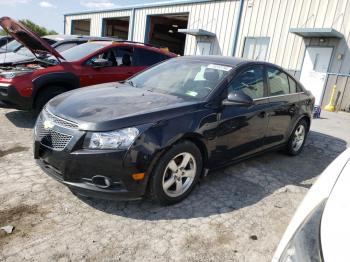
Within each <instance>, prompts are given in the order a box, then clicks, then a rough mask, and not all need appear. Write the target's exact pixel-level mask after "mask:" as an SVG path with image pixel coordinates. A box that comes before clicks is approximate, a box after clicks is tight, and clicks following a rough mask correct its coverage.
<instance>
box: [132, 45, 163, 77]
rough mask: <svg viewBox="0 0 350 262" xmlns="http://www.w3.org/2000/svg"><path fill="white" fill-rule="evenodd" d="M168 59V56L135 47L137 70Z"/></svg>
mask: <svg viewBox="0 0 350 262" xmlns="http://www.w3.org/2000/svg"><path fill="white" fill-rule="evenodd" d="M166 59H169V57H168V56H166V55H164V54H162V53H159V52H155V51H152V50H148V49H146V48H143V47H135V66H136V68H137V70H138V71H141V70H144V69H146V68H147V67H150V66H152V65H154V64H157V63H159V62H162V61H164V60H166Z"/></svg>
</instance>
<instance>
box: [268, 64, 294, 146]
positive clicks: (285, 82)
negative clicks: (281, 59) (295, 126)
mask: <svg viewBox="0 0 350 262" xmlns="http://www.w3.org/2000/svg"><path fill="white" fill-rule="evenodd" d="M266 76H267V84H268V92H269V94H268V95H269V109H268V110H267V114H268V118H269V121H268V129H267V132H266V137H265V140H264V147H265V148H268V147H272V146H276V145H278V144H281V143H283V142H286V141H287V139H288V138H289V132H290V128H291V125H292V123H294V121H295V119H296V118H297V116H298V112H299V108H300V105H299V94H298V92H297V84H296V82H295V81H294V80H293V79H292V78H291V77H289V76H288V75H287V74H286V73H285V72H283V71H282V70H280V69H279V68H276V67H272V66H266Z"/></svg>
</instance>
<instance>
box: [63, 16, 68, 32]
mask: <svg viewBox="0 0 350 262" xmlns="http://www.w3.org/2000/svg"><path fill="white" fill-rule="evenodd" d="M66 23H67V19H66V15H63V34H64V35H65V34H66V26H67V25H66Z"/></svg>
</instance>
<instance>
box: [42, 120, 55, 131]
mask: <svg viewBox="0 0 350 262" xmlns="http://www.w3.org/2000/svg"><path fill="white" fill-rule="evenodd" d="M54 126H55V125H54V123H52V122H51V121H50V120H45V121H44V128H45V129H52V128H53V127H54Z"/></svg>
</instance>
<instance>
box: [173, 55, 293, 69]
mask: <svg viewBox="0 0 350 262" xmlns="http://www.w3.org/2000/svg"><path fill="white" fill-rule="evenodd" d="M177 59H191V60H196V61H203V62H209V63H215V64H221V65H227V66H231V67H238V66H244V65H267V66H272V67H277V68H279V69H281V70H282V71H286V70H285V69H283V68H282V67H280V66H278V65H275V64H272V63H269V62H265V61H257V60H251V59H245V58H239V57H233V56H218V55H207V56H182V57H178V58H177Z"/></svg>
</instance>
